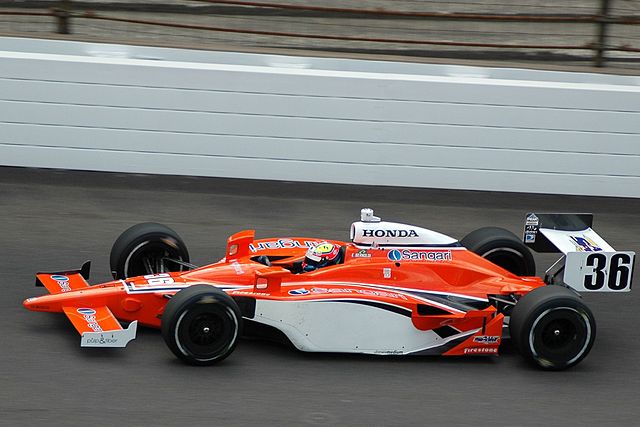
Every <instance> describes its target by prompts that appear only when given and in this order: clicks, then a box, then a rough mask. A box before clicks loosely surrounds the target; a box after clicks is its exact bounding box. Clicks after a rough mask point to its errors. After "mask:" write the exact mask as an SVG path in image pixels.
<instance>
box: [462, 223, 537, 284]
mask: <svg viewBox="0 0 640 427" xmlns="http://www.w3.org/2000/svg"><path fill="white" fill-rule="evenodd" d="M460 243H461V244H462V245H463V246H464V247H466V248H467V249H468V250H470V251H471V252H474V253H475V254H477V255H479V256H481V257H483V258H485V259H487V260H488V261H490V262H493V263H494V264H496V265H498V266H500V267H502V268H503V269H505V270H507V271H509V272H510V273H513V274H515V275H517V276H533V275H535V274H536V263H535V259H534V258H533V254H532V253H531V251H530V250H529V248H528V247H527V246H526V245H525V244H524V243H522V242H521V241H520V239H518V237H517V236H516V235H515V234H513V233H512V232H510V231H509V230H505V229H503V228H499V227H484V228H480V229H477V230H474V231H472V232H471V233H469V234H468V235H467V236H465V237H464V238H463V239H462V240H461V241H460ZM500 252H502V254H503V255H504V256H505V257H507V258H508V259H510V260H515V262H516V263H517V269H516V271H514V269H509V268H507V267H506V266H504V265H500V264H501V263H500V262H497V261H495V260H493V261H492V257H493V256H499V255H500Z"/></svg>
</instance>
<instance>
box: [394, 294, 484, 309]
mask: <svg viewBox="0 0 640 427" xmlns="http://www.w3.org/2000/svg"><path fill="white" fill-rule="evenodd" d="M402 292H405V293H408V294H411V295H415V296H417V297H420V298H424V299H428V300H430V301H433V302H435V303H438V304H442V305H444V306H447V307H451V308H454V309H456V310H460V311H465V312H466V311H472V310H477V308H475V307H473V306H471V305H469V304H466V303H465V302H462V301H464V300H465V299H464V298H459V297H454V296H452V295H438V294H432V293H430V292H423V291H409V290H404V291H402ZM460 300H462V301H460Z"/></svg>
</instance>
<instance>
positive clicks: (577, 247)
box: [540, 228, 615, 254]
mask: <svg viewBox="0 0 640 427" xmlns="http://www.w3.org/2000/svg"><path fill="white" fill-rule="evenodd" d="M540 233H542V234H544V236H545V237H546V238H547V239H549V241H550V242H551V243H553V245H554V246H555V247H556V248H558V249H559V250H560V251H561V252H562V253H564V254H567V253H569V252H598V251H608V252H613V251H615V249H613V247H611V245H609V244H608V243H607V242H606V241H605V240H604V239H603V238H602V237H600V236H599V235H598V233H596V232H595V231H593V230H592V229H591V228H586V229H584V230H581V231H564V230H552V229H550V228H540Z"/></svg>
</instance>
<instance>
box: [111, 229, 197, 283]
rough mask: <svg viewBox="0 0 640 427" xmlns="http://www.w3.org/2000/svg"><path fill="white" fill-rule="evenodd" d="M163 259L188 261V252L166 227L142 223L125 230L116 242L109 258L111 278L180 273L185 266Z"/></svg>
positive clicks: (175, 234) (175, 235)
mask: <svg viewBox="0 0 640 427" xmlns="http://www.w3.org/2000/svg"><path fill="white" fill-rule="evenodd" d="M162 258H171V259H176V260H179V261H182V262H187V263H188V262H189V251H188V250H187V246H186V245H185V244H184V242H183V241H182V239H181V238H180V236H179V235H178V233H176V232H175V231H173V230H172V229H170V228H169V227H167V226H166V225H162V224H156V223H154V222H145V223H142V224H137V225H134V226H133V227H130V228H129V229H127V230H125V231H124V232H123V233H122V234H121V235H120V237H118V238H117V239H116V241H115V242H114V244H113V247H112V248H111V255H110V257H109V260H110V265H111V274H112V275H113V278H114V279H126V278H127V277H135V276H143V275H147V274H156V273H163V272H166V271H181V270H182V269H183V268H184V267H182V266H181V265H180V264H176V263H166V262H163V261H162Z"/></svg>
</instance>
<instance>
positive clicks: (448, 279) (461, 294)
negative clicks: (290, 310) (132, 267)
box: [24, 231, 544, 355]
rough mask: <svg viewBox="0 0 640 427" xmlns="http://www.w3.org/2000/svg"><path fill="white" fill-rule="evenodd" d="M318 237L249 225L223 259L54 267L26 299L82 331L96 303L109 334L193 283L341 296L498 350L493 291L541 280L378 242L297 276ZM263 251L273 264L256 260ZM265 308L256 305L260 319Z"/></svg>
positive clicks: (283, 294)
mask: <svg viewBox="0 0 640 427" xmlns="http://www.w3.org/2000/svg"><path fill="white" fill-rule="evenodd" d="M320 241H321V240H320V239H317V238H304V237H292V238H274V239H261V240H254V232H253V231H243V232H240V233H237V234H235V235H233V236H231V237H230V238H229V240H228V243H227V250H226V256H225V258H223V259H222V260H221V261H219V262H217V263H214V264H210V265H207V266H204V267H200V268H197V269H195V270H190V271H185V272H172V273H162V274H156V275H149V276H140V277H133V278H128V279H126V280H117V281H111V282H107V283H103V284H97V285H93V286H89V285H88V284H86V282H84V280H83V279H82V277H81V276H80V274H79V273H77V272H76V273H74V272H69V273H67V274H65V275H64V276H63V277H67V278H68V279H69V280H67V281H62V282H63V285H62V286H61V285H60V284H59V283H58V282H60V280H58V281H56V280H55V279H56V277H54V276H56V275H55V274H47V273H41V274H39V275H38V278H39V280H40V281H41V282H42V283H43V284H44V285H45V286H46V287H47V289H48V290H49V291H50V292H51V294H50V295H44V296H40V297H34V298H29V299H27V300H25V301H24V306H25V307H26V308H27V309H29V310H33V311H48V312H65V313H66V314H67V316H68V317H69V318H70V320H71V321H72V323H73V324H74V326H75V327H76V329H77V330H78V331H79V332H80V333H81V334H82V333H83V332H84V331H90V330H94V331H95V328H94V329H92V328H91V326H87V320H86V316H84V315H83V314H82V313H81V312H79V311H78V309H79V308H81V309H83V308H87V309H93V310H95V312H96V313H95V316H96V318H97V323H98V324H99V326H100V328H101V329H102V330H105V331H107V330H111V329H118V328H120V325H119V324H118V322H116V321H115V319H118V320H120V321H124V322H132V321H138V322H139V323H140V324H142V325H146V326H149V327H154V328H158V327H160V325H161V318H162V313H163V310H164V307H165V305H166V303H167V302H168V301H169V298H170V297H171V296H172V295H174V294H175V293H176V292H178V291H180V290H181V289H183V288H185V287H188V286H191V285H195V284H208V285H212V286H216V287H219V288H221V289H223V290H224V291H226V292H227V293H228V294H229V295H230V296H232V297H234V298H235V299H236V300H237V301H238V302H239V304H240V301H242V300H243V299H244V300H247V299H248V300H252V301H258V302H260V301H275V302H282V303H291V302H309V301H337V302H348V303H350V304H360V306H362V304H366V305H368V306H371V307H382V308H384V309H387V310H395V311H396V312H399V313H401V314H403V315H406V316H407V317H410V321H411V323H410V324H409V325H410V326H411V325H412V326H411V327H412V328H415V330H417V331H432V330H440V329H441V328H445V327H450V328H455V330H456V331H462V332H464V331H469V334H468V335H466V336H465V337H464V339H461V340H459V341H458V342H456V345H455V346H449V347H447V348H446V349H445V350H442V351H440V353H439V354H444V355H479V354H485V355H486V354H496V353H497V352H498V347H499V345H500V341H501V337H502V328H503V318H504V316H503V315H502V314H500V313H498V312H497V310H496V308H495V307H494V306H493V305H491V304H490V303H489V301H488V296H489V295H504V296H515V297H516V298H517V297H519V296H521V295H523V294H526V293H528V292H529V291H531V290H532V289H534V288H536V287H539V286H544V282H543V281H542V279H540V278H538V277H519V276H515V275H513V274H511V273H509V272H508V271H506V270H504V269H502V268H500V267H498V266H496V265H494V264H492V263H491V262H489V261H487V260H485V259H484V258H481V257H479V256H478V255H476V254H474V253H472V252H470V251H467V250H466V249H464V248H463V247H447V248H425V249H376V248H362V247H357V246H356V245H354V244H352V243H347V242H340V241H331V242H332V243H336V244H338V245H341V246H342V247H344V255H343V262H342V263H340V264H338V265H334V266H330V267H326V268H322V269H319V270H316V271H312V272H306V273H299V274H295V273H293V272H292V270H293V268H292V266H293V265H294V263H295V262H298V261H300V260H302V259H303V257H304V254H305V252H306V250H307V249H308V247H309V246H313V245H315V244H317V243H318V242H320ZM393 251H395V252H393ZM392 252H393V253H392ZM263 255H264V256H266V257H268V259H269V260H270V261H271V266H267V265H265V264H263V263H260V262H257V260H256V258H257V257H259V256H263ZM57 276H58V277H57V278H58V279H60V275H59V274H58V275H57ZM258 311H259V310H258ZM243 315H244V313H243ZM259 315H260V313H259V312H256V314H255V316H256V319H258V318H259ZM245 317H247V318H249V317H248V315H247V316H245ZM249 319H251V318H249ZM114 322H115V323H114ZM337 333H338V332H337ZM388 353H389V354H395V353H392V352H391V351H389V352H388Z"/></svg>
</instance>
